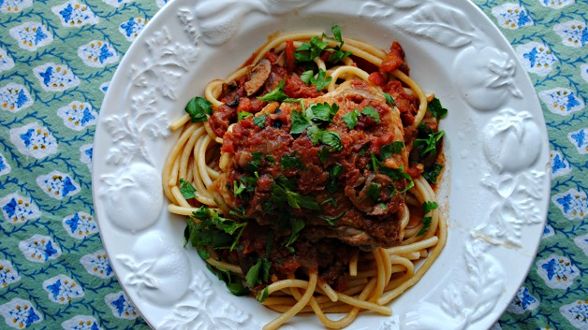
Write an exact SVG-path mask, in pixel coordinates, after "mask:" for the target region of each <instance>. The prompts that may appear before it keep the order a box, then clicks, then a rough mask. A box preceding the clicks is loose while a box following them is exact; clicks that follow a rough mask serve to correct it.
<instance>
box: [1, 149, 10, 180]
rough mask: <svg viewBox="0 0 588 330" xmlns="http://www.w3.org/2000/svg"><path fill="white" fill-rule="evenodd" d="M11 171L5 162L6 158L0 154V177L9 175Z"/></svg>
mask: <svg viewBox="0 0 588 330" xmlns="http://www.w3.org/2000/svg"><path fill="white" fill-rule="evenodd" d="M11 170H12V168H11V167H10V164H8V161H6V158H4V155H2V154H0V176H3V175H6V174H8V173H10V171H11Z"/></svg>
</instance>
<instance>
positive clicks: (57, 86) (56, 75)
mask: <svg viewBox="0 0 588 330" xmlns="http://www.w3.org/2000/svg"><path fill="white" fill-rule="evenodd" d="M33 72H34V73H35V75H36V76H37V79H39V82H40V83H41V86H42V87H43V89H44V90H46V91H48V92H63V91H64V90H66V89H70V88H73V87H76V86H78V85H79V84H80V80H79V79H78V77H76V75H74V73H73V72H72V70H71V69H70V68H69V66H67V65H63V64H55V63H46V64H43V65H40V66H38V67H36V68H34V69H33Z"/></svg>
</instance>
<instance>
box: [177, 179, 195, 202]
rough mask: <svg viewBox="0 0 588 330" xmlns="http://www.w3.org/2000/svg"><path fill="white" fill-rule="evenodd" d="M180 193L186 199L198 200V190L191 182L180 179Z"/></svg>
mask: <svg viewBox="0 0 588 330" xmlns="http://www.w3.org/2000/svg"><path fill="white" fill-rule="evenodd" d="M180 193H181V194H182V196H183V197H184V198H185V199H192V198H196V189H195V188H194V186H193V185H192V184H191V183H190V182H188V181H186V180H184V179H180Z"/></svg>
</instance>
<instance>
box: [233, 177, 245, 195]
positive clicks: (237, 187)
mask: <svg viewBox="0 0 588 330" xmlns="http://www.w3.org/2000/svg"><path fill="white" fill-rule="evenodd" d="M245 189H246V187H245V185H244V184H243V182H241V181H237V180H235V181H233V193H234V194H235V197H238V196H239V195H241V194H242V193H243V192H244V191H245Z"/></svg>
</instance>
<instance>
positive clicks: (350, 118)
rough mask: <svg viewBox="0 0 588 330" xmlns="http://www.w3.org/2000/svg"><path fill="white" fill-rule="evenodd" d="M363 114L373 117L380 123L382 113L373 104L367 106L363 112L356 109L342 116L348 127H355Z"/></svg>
mask: <svg viewBox="0 0 588 330" xmlns="http://www.w3.org/2000/svg"><path fill="white" fill-rule="evenodd" d="M362 115H363V116H366V117H369V118H371V119H372V120H373V121H374V122H376V124H379V123H380V113H378V110H376V109H375V108H374V107H371V106H367V107H365V108H364V109H363V110H362V111H361V112H360V111H358V110H357V109H355V110H353V111H350V112H348V113H346V114H344V115H343V116H342V117H341V118H342V119H343V122H344V123H345V125H347V128H349V129H354V128H355V126H357V122H358V121H359V117H360V116H362Z"/></svg>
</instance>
